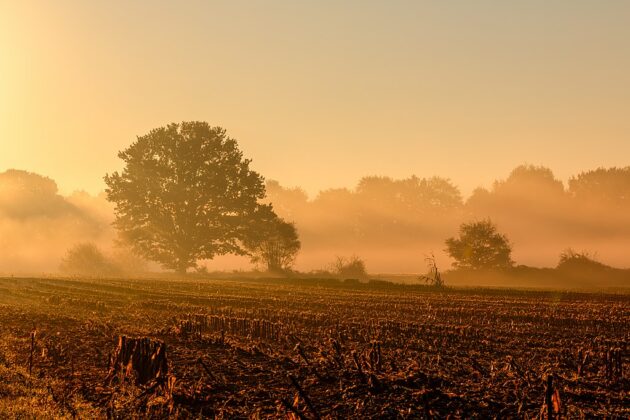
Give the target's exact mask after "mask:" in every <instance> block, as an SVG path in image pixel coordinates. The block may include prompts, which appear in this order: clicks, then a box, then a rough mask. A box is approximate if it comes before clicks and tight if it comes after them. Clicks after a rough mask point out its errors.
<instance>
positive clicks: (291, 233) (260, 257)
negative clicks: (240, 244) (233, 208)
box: [245, 218, 301, 272]
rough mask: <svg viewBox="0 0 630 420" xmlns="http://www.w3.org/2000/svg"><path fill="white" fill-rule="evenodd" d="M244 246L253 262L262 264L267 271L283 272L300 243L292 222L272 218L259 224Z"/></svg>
mask: <svg viewBox="0 0 630 420" xmlns="http://www.w3.org/2000/svg"><path fill="white" fill-rule="evenodd" d="M245 246H246V247H247V249H248V251H249V252H250V254H251V261H252V262H253V263H255V264H262V265H264V266H265V267H266V269H267V271H269V272H283V271H288V270H290V269H291V267H292V266H293V263H294V262H295V257H296V256H297V253H298V252H299V250H300V246H301V244H300V240H299V238H298V234H297V230H296V229H295V225H294V224H293V223H287V222H285V221H284V220H282V219H280V218H274V219H272V220H271V221H269V222H266V223H261V224H259V227H258V229H257V230H256V231H255V232H253V233H252V235H250V237H249V238H248V239H247V240H246V241H245Z"/></svg>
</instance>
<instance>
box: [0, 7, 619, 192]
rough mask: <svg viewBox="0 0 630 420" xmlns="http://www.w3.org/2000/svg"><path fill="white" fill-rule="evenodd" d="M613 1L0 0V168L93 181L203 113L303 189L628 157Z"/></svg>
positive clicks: (589, 164)
mask: <svg viewBox="0 0 630 420" xmlns="http://www.w3.org/2000/svg"><path fill="white" fill-rule="evenodd" d="M629 111H630V2H627V1H622V0H619V1H613V0H609V1H580V0H567V1H560V0H558V1H553V2H550V1H548V0H545V1H534V0H528V1H499V0H497V1H483V0H480V1H449V2H446V1H442V0H439V1H425V2H421V1H367V0H359V1H273V0H267V1H262V0H261V1H253V0H252V1H181V2H174V1H149V0H146V1H83V0H76V1H68V0H56V1H11V0H0V171H3V170H5V169H8V168H19V169H27V170H31V171H35V172H38V173H41V174H44V175H47V176H50V177H52V178H53V179H55V180H56V181H57V182H58V184H59V186H60V188H61V189H62V191H63V192H66V193H69V192H71V191H73V190H75V189H85V190H87V191H89V192H92V193H96V192H98V191H100V190H101V189H102V188H103V187H104V184H103V182H102V177H103V175H104V174H105V173H106V172H111V171H113V170H116V169H119V168H120V163H119V160H118V158H117V157H116V153H117V152H118V151H119V150H121V149H123V148H125V147H126V146H127V145H129V144H130V143H131V142H132V141H133V140H134V139H135V136H136V135H142V134H145V133H146V132H148V131H149V130H150V129H152V128H154V127H159V126H163V125H165V124H167V123H169V122H176V121H182V120H205V121H208V122H210V123H211V124H213V125H220V126H223V127H225V128H226V129H227V130H228V133H229V134H230V135H231V136H233V137H235V138H236V139H238V141H239V143H240V145H241V148H242V149H243V150H244V151H245V154H246V156H248V157H250V158H252V159H253V160H254V167H255V168H256V169H257V170H259V171H260V172H261V173H262V174H263V175H264V176H265V177H267V178H272V179H277V180H279V181H280V182H281V183H282V184H285V185H289V186H292V185H300V186H303V187H305V188H306V190H307V191H309V192H310V193H314V192H316V191H317V190H319V189H322V188H329V187H338V186H352V185H354V184H355V182H356V181H357V180H358V179H359V178H360V177H362V176H364V175H370V174H382V175H391V176H394V177H406V176H409V175H411V174H417V175H419V176H431V175H441V176H446V177H450V178H451V179H453V181H455V182H456V183H457V184H458V185H460V186H461V187H462V189H463V191H464V192H465V193H467V192H469V191H470V190H471V189H472V188H474V187H476V186H478V185H488V184H489V183H490V182H491V181H492V180H493V179H495V178H501V177H505V176H507V174H508V172H509V171H510V170H511V169H512V168H514V167H515V166H516V165H518V164H521V163H532V164H542V165H545V166H549V167H551V168H552V169H553V170H554V171H555V173H556V175H557V176H559V177H561V178H563V179H566V178H567V177H568V176H569V175H571V174H574V173H576V172H578V171H581V170H584V169H591V168H594V167H598V166H615V165H616V166H627V165H629V164H630V117H629V115H628V113H629Z"/></svg>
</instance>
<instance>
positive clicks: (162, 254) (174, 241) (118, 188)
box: [105, 122, 273, 273]
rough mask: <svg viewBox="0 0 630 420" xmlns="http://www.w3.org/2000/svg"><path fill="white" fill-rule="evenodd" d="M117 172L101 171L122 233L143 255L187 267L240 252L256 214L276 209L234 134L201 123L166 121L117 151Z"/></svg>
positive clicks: (261, 215)
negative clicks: (121, 163)
mask: <svg viewBox="0 0 630 420" xmlns="http://www.w3.org/2000/svg"><path fill="white" fill-rule="evenodd" d="M118 156H119V157H120V158H121V159H122V160H123V161H124V162H125V168H124V170H123V171H122V173H118V172H114V173H113V174H111V175H106V176H105V182H106V184H107V186H108V188H107V190H106V192H107V197H108V199H109V200H110V201H112V202H114V203H115V205H116V209H115V213H116V222H115V226H116V227H117V228H118V230H119V232H120V234H121V236H122V238H123V239H124V240H125V241H127V242H128V243H130V244H131V245H132V246H133V248H134V250H135V251H136V252H138V253H139V254H140V255H142V256H144V257H145V258H147V259H149V260H153V261H157V262H159V263H161V264H162V266H164V267H165V268H170V269H174V270H176V271H177V272H179V273H185V272H186V271H187V269H188V268H190V267H194V266H195V265H196V263H197V261H198V260H201V259H212V258H214V257H215V256H217V255H224V254H237V255H245V254H246V253H247V251H246V250H245V249H244V247H243V241H244V240H246V239H247V237H248V235H250V234H251V232H252V231H251V229H253V228H255V226H256V220H258V219H268V218H270V217H271V215H272V214H273V212H272V210H271V206H270V205H263V204H260V203H259V200H261V199H263V198H264V196H265V187H264V184H263V178H262V177H261V176H260V175H259V174H258V173H256V172H254V171H252V170H251V169H250V168H249V164H250V160H248V159H244V158H243V154H242V152H241V151H240V150H239V148H238V145H237V142H236V140H234V139H232V138H230V137H228V136H227V135H226V132H225V130H224V129H223V128H220V127H211V126H210V125H208V123H205V122H183V123H181V124H169V125H168V126H167V127H161V128H158V129H155V130H152V131H151V132H149V134H147V135H144V136H141V137H138V139H137V140H136V142H135V143H133V144H132V145H131V146H129V148H127V149H126V150H124V151H122V152H120V153H119V155H118Z"/></svg>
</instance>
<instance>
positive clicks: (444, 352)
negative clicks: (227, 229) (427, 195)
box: [0, 278, 630, 419]
mask: <svg viewBox="0 0 630 420" xmlns="http://www.w3.org/2000/svg"><path fill="white" fill-rule="evenodd" d="M629 325H630V295H623V294H617V295H615V294H587V293H561V292H533V291H529V292H528V291H513V290H512V291H508V290H491V289H485V290H484V289H450V290H445V291H439V290H434V289H430V288H427V287H420V286H413V287H412V286H395V285H387V284H384V283H382V282H373V283H371V284H367V285H364V284H357V283H355V282H343V283H342V282H337V281H334V280H313V279H309V280H278V279H275V280H273V279H270V280H262V279H261V280H241V281H236V280H204V279H194V278H191V279H187V280H165V279H161V280H73V279H65V280H64V279H35V278H33V279H17V278H16V279H13V278H4V279H0V417H2V418H6V417H9V418H10V417H21V416H23V417H36V418H42V417H52V418H55V417H67V418H72V417H81V418H89V417H103V418H106V417H109V418H130V417H145V416H146V417H162V416H169V415H170V416H173V417H178V418H193V417H194V418H199V417H204V416H205V417H224V418H234V417H239V418H248V417H249V418H265V417H289V418H307V419H311V418H326V417H332V418H350V417H352V416H354V417H355V418H366V417H367V418H445V417H447V416H449V415H450V416H451V417H452V418H471V417H472V418H475V417H477V418H493V417H498V418H538V417H540V416H542V417H543V418H548V417H554V418H555V417H558V418H560V417H561V418H565V417H567V418H592V417H604V416H606V417H609V418H629V417H630V376H629V374H628V341H629V340H630V329H629ZM121 337H124V338H121ZM135 338H146V339H147V340H144V341H141V340H138V341H136V340H134V339H135Z"/></svg>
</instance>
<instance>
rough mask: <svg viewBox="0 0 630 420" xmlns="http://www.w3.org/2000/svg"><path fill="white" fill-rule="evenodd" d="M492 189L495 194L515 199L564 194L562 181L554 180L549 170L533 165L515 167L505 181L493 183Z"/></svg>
mask: <svg viewBox="0 0 630 420" xmlns="http://www.w3.org/2000/svg"><path fill="white" fill-rule="evenodd" d="M493 189H494V192H495V193H497V194H502V195H512V196H516V197H523V196H525V197H527V196H531V195H536V196H540V195H541V194H542V195H544V196H556V197H560V196H562V195H563V194H564V185H563V184H562V181H560V180H558V179H556V177H555V176H554V174H553V172H552V171H551V169H549V168H546V167H544V166H535V165H520V166H517V167H516V168H514V169H513V170H512V172H511V173H510V176H508V178H507V179H506V180H504V181H497V182H495V183H494V188H493Z"/></svg>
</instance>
